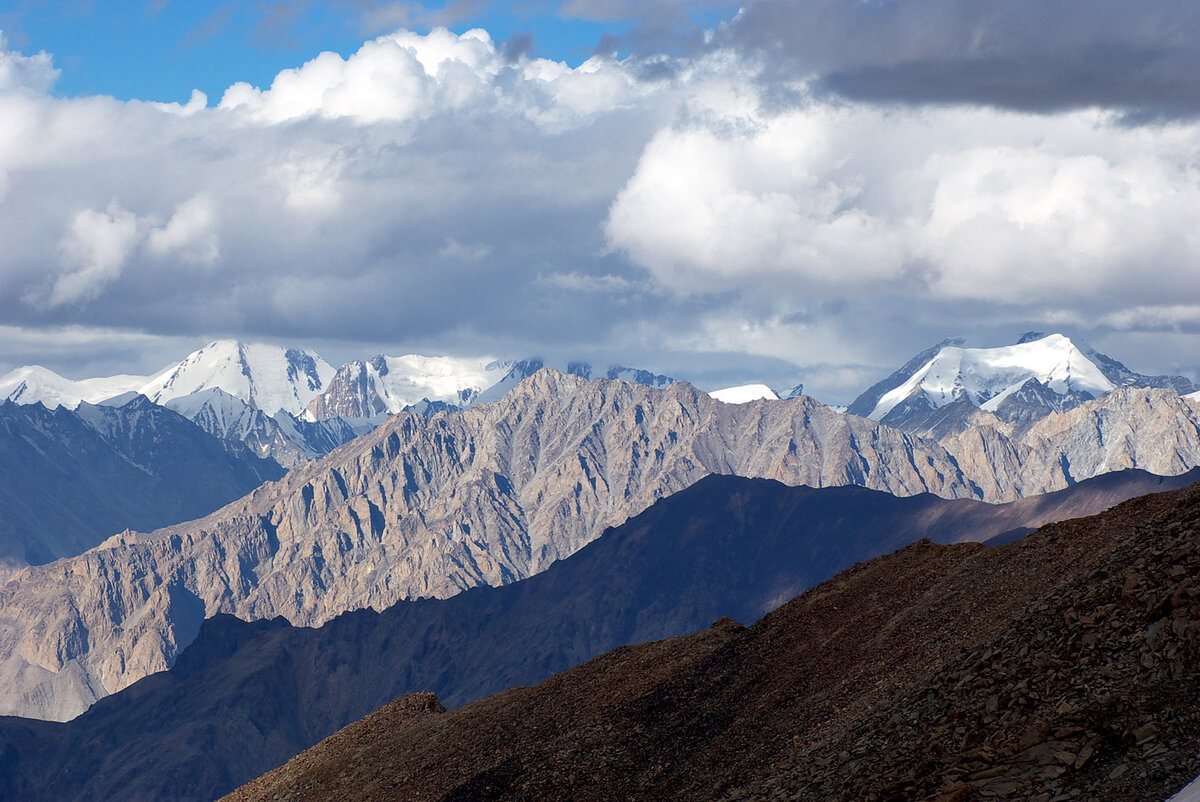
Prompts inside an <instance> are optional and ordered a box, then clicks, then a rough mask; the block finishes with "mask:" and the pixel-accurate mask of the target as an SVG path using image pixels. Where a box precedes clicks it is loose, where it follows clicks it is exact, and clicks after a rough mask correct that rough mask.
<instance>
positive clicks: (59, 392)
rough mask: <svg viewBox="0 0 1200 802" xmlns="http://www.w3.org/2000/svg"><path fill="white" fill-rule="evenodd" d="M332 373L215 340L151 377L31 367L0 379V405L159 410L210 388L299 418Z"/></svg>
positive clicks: (271, 351) (283, 353)
mask: <svg viewBox="0 0 1200 802" xmlns="http://www.w3.org/2000/svg"><path fill="white" fill-rule="evenodd" d="M334 372H335V371H334V369H333V367H332V366H331V365H330V364H329V363H328V362H326V361H325V360H324V359H321V357H319V356H317V355H316V354H314V353H312V352H311V351H304V350H300V349H296V348H280V347H279V346H276V345H264V344H258V343H241V342H238V341H236V340H218V341H216V342H211V343H209V344H208V345H206V346H204V347H203V348H201V349H200V350H198V351H194V352H192V353H191V354H188V356H187V357H185V358H184V359H183V361H181V362H179V363H177V364H175V365H170V366H168V367H166V368H163V369H162V370H160V371H158V372H157V373H155V374H153V375H151V376H125V375H122V376H107V377H102V378H95V379H79V380H75V379H67V378H64V377H62V376H59V375H58V374H57V373H55V372H54V371H52V370H47V369H46V368H43V367H38V366H36V365H34V366H29V367H20V368H17V369H16V370H13V371H10V372H9V373H7V374H5V375H4V376H3V377H0V400H8V401H14V402H16V403H18V404H36V403H38V402H41V403H42V404H44V405H45V406H47V407H49V408H51V409H53V408H54V407H58V406H65V407H69V408H72V409H74V408H75V407H77V406H79V404H80V403H81V402H87V403H89V404H96V403H99V402H101V401H105V400H107V399H110V398H113V397H115V396H119V395H122V394H125V393H130V392H134V393H141V394H142V395H144V396H146V397H147V398H149V399H150V400H151V401H153V402H155V403H156V404H164V403H166V402H167V401H170V400H172V399H175V398H181V397H183V396H186V395H191V394H192V393H196V392H200V391H202V390H208V389H210V388H214V387H215V388H219V389H221V390H224V391H225V392H226V393H229V394H230V395H232V396H235V397H237V398H240V399H242V400H243V401H246V402H247V403H249V404H250V405H251V406H252V407H254V408H255V409H261V410H262V411H264V412H266V413H267V414H271V413H274V412H275V411H277V410H280V409H286V410H287V411H288V412H290V413H292V414H293V415H299V414H300V413H301V412H303V411H304V407H305V406H307V405H308V403H309V401H311V400H312V399H313V398H314V397H316V396H317V395H318V394H319V393H320V392H321V391H322V390H323V389H324V388H325V385H326V384H328V382H329V380H330V379H332V378H333V375H334Z"/></svg>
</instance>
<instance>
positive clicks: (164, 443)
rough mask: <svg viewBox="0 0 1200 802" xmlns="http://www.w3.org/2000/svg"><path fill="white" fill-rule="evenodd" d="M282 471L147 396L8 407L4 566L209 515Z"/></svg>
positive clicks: (1, 534)
mask: <svg viewBox="0 0 1200 802" xmlns="http://www.w3.org/2000/svg"><path fill="white" fill-rule="evenodd" d="M283 473H284V472H283V469H282V468H280V467H279V465H277V464H276V463H275V462H273V461H271V460H262V459H258V458H257V457H254V456H252V455H250V454H243V455H242V456H240V457H238V456H234V455H231V454H230V453H229V452H227V451H226V450H225V448H223V447H222V446H221V444H220V442H219V441H217V440H216V439H215V438H214V437H212V436H210V435H209V434H207V433H206V432H204V431H203V430H201V429H200V428H199V427H197V426H196V425H194V424H193V423H192V422H191V421H188V420H187V419H186V418H184V417H183V416H181V415H178V414H176V413H174V412H172V411H170V410H168V409H164V408H162V407H160V406H157V405H155V404H153V403H151V402H150V401H149V400H148V399H146V398H145V397H144V396H138V397H137V398H135V399H134V400H132V401H130V402H128V403H127V404H125V405H123V406H117V407H108V406H98V405H92V404H82V405H80V407H79V409H77V410H69V409H65V408H62V407H60V408H58V409H53V410H50V409H46V408H45V407H43V406H42V405H41V404H32V405H28V406H19V405H17V404H14V403H12V402H4V403H3V404H0V512H2V514H0V561H5V560H8V561H10V563H12V564H18V565H19V564H26V563H30V564H40V563H46V562H50V561H51V560H56V559H59V558H60V557H70V556H74V555H76V554H79V553H81V552H84V551H86V550H87V549H90V548H92V547H93V546H95V545H97V544H98V543H100V542H101V541H102V540H104V539H105V538H107V537H108V536H110V535H114V534H116V533H118V532H121V531H122V530H125V529H141V530H146V529H156V528H159V527H162V526H167V525H169V524H174V523H179V522H181V521H188V520H192V519H193V518H198V517H200V516H202V515H207V514H208V513H210V512H212V511H213V510H215V509H217V508H219V507H222V506H224V505H225V504H228V503H229V502H231V501H233V500H235V499H238V498H241V497H242V496H244V495H246V494H247V493H249V492H250V491H251V490H253V489H254V488H256V487H258V486H259V485H260V484H262V483H263V482H265V481H268V480H272V479H278V478H280V477H281V476H282V475H283Z"/></svg>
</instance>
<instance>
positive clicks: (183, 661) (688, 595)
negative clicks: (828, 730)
mask: <svg viewBox="0 0 1200 802" xmlns="http://www.w3.org/2000/svg"><path fill="white" fill-rule="evenodd" d="M1190 478H1192V479H1197V478H1200V472H1197V475H1194V476H1192V477H1190ZM1183 481H1187V480H1186V479H1183V478H1175V479H1163V478H1162V477H1152V476H1150V475H1148V474H1142V473H1139V472H1127V473H1124V474H1118V475H1112V476H1109V477H1104V478H1102V479H1094V480H1091V481H1089V482H1086V483H1083V484H1080V485H1077V486H1076V487H1074V488H1071V489H1070V490H1067V491H1062V492H1060V493H1055V494H1052V495H1050V496H1043V497H1037V498H1034V499H1025V500H1022V501H1019V502H1015V503H1013V504H1008V505H1002V506H993V505H987V504H983V503H980V502H974V501H967V500H957V501H947V500H944V499H940V498H936V497H933V496H928V495H924V496H913V497H908V498H896V497H894V496H889V495H886V494H883V493H879V492H876V491H872V490H867V489H864V488H857V487H840V488H824V489H820V490H816V489H812V488H807V487H796V488H790V487H785V486H783V485H780V484H778V483H776V482H772V481H769V480H763V479H742V478H739V477H730V476H709V477H707V478H705V479H702V480H700V481H699V482H697V483H696V484H695V485H693V486H692V487H690V488H687V489H686V490H682V491H680V492H679V493H676V494H675V495H672V496H670V497H668V498H665V499H662V500H660V501H659V502H657V503H656V504H655V505H654V506H652V507H651V508H650V509H648V510H646V511H645V512H643V513H642V514H641V515H639V516H637V517H636V518H634V519H632V520H630V521H629V522H627V523H625V524H623V525H622V526H620V527H617V528H615V529H611V530H609V531H607V532H605V534H604V535H603V536H602V537H600V538H599V539H597V540H596V541H595V542H593V543H591V544H590V545H588V546H586V547H584V548H583V549H580V550H579V551H578V552H576V553H575V554H574V555H572V556H570V557H568V558H566V559H564V560H562V561H560V562H558V563H555V564H554V565H552V566H550V567H549V568H548V569H547V570H546V571H544V572H542V573H540V574H538V575H536V576H533V577H530V578H529V579H527V580H524V581H522V582H518V583H515V584H512V585H507V586H505V587H502V588H479V589H475V590H472V591H468V592H466V593H461V594H459V595H457V596H453V597H451V598H449V599H445V600H421V601H417V602H400V603H398V604H397V605H395V606H393V607H391V608H389V609H388V610H386V611H384V612H382V613H379V614H376V613H373V612H366V611H362V612H356V613H347V614H344V615H342V616H339V617H337V618H335V619H333V620H332V621H330V622H329V623H327V624H326V625H325V626H323V627H321V628H320V629H317V630H312V629H293V628H291V627H288V626H284V625H283V622H282V621H279V620H276V621H273V622H257V623H246V622H242V621H239V620H237V619H234V618H232V617H228V616H220V617H218V618H215V619H211V620H209V621H207V622H205V623H204V625H203V626H202V628H201V631H200V634H199V636H198V637H197V639H196V641H195V642H194V643H192V644H191V645H190V646H189V647H188V648H187V649H186V650H185V651H184V652H183V653H182V654H181V655H180V658H179V661H178V662H177V663H176V665H175V666H174V668H172V669H171V670H170V671H168V672H165V673H162V674H158V675H155V676H152V677H147V678H146V679H144V680H142V681H140V682H138V683H135V684H134V685H133V686H131V687H129V688H127V689H125V690H124V691H122V692H120V693H118V694H115V695H113V696H112V697H109V698H108V699H105V700H102V701H100V702H98V703H97V704H96V705H95V706H94V707H93V708H92V709H91V710H89V711H88V712H87V713H85V714H83V715H82V716H80V717H79V718H77V719H75V720H74V721H71V722H69V723H67V724H64V725H54V726H45V725H37V724H34V723H31V722H25V721H20V720H12V719H9V720H3V719H0V753H4V754H7V755H8V756H9V757H8V762H7V763H6V764H5V766H4V768H5V771H4V774H5V776H7V777H8V778H9V782H10V783H13V784H14V785H10V786H8V787H7V788H5V787H4V786H3V785H0V796H7V795H16V793H17V790H18V789H17V787H15V784H19V783H22V782H24V783H26V786H25V787H24V788H23V789H22V793H23V795H24V796H25V797H26V798H34V797H42V798H59V799H66V798H95V799H106V798H113V797H116V796H120V797H122V798H124V799H137V798H165V797H170V798H173V799H211V798H212V797H213V796H215V795H218V794H220V793H224V792H226V791H228V790H230V789H232V788H233V787H234V786H236V785H237V784H239V783H241V782H244V781H247V780H249V779H251V778H252V777H255V776H257V775H258V774H261V773H263V772H265V771H268V770H270V769H272V768H274V767H276V766H278V765H281V764H282V763H283V762H284V761H285V760H287V759H288V758H290V757H292V756H293V755H295V754H296V753H298V752H299V751H301V750H302V749H304V748H307V747H309V746H311V745H312V744H314V743H315V742H316V741H317V740H319V739H320V738H321V737H324V736H326V735H328V734H330V733H332V732H333V731H334V730H336V729H338V728H340V727H342V726H345V725H346V724H349V723H350V722H352V721H354V720H356V719H358V718H360V717H361V716H363V715H365V714H367V713H368V712H369V711H371V710H373V709H374V708H376V707H378V706H379V705H382V704H385V703H387V702H389V701H391V700H392V699H393V698H395V697H396V696H398V695H401V694H407V693H412V692H415V691H420V690H429V691H435V692H436V693H437V695H438V697H439V698H440V699H441V700H442V701H443V702H445V703H446V704H448V705H450V706H457V705H460V704H463V703H465V702H469V701H472V700H474V699H478V698H481V697H483V696H485V695H487V694H489V693H495V692H497V691H500V690H503V689H504V688H506V687H511V686H515V685H525V684H532V683H535V682H539V681H541V680H543V679H545V678H546V677H548V676H550V675H551V674H553V673H555V672H556V671H561V670H564V669H567V668H569V667H571V666H573V665H576V664H578V663H581V662H583V661H584V660H587V659H589V658H591V657H594V656H596V655H597V654H600V653H602V652H604V651H607V650H609V649H612V648H615V647H617V646H621V645H624V644H628V643H639V642H643V641H647V640H652V639H658V638H663V637H668V636H673V635H682V634H685V633H689V632H695V631H697V630H700V629H702V628H703V627H705V626H707V625H708V624H710V623H711V622H712V621H713V620H715V619H716V618H718V617H719V616H720V615H722V614H726V613H727V614H731V615H733V616H735V617H737V618H740V619H741V620H746V621H753V620H755V619H757V618H759V617H760V616H761V615H762V614H763V613H764V612H766V611H768V610H770V609H772V608H774V607H775V606H777V605H778V604H779V603H780V602H781V601H783V600H785V599H788V598H791V597H792V596H793V595H795V594H796V593H798V592H800V591H802V590H804V589H807V588H808V587H810V586H812V585H814V584H815V583H817V582H818V581H821V580H823V579H825V578H827V577H829V576H831V575H832V574H834V573H835V572H836V571H838V570H841V569H843V568H846V567H849V566H850V565H851V564H853V563H854V562H856V561H858V560H862V559H866V558H868V557H872V556H876V555H878V554H880V553H883V552H886V551H890V550H891V549H893V548H895V547H897V546H899V545H902V544H904V543H907V542H910V541H912V540H914V539H917V538H919V537H921V536H926V535H928V536H932V537H934V538H935V539H937V540H940V541H943V542H955V541H959V540H962V539H964V538H970V539H982V538H986V537H990V536H992V535H995V534H1000V533H1004V532H1006V531H1009V530H1011V529H1013V528H1021V529H1025V528H1029V527H1033V526H1037V525H1038V524H1040V523H1043V522H1044V521H1046V520H1048V518H1049V517H1053V516H1055V515H1060V516H1061V515H1066V514H1069V513H1070V512H1072V511H1087V512H1093V511H1096V510H1098V509H1101V508H1102V507H1103V506H1106V505H1107V503H1108V501H1110V500H1112V499H1123V498H1124V497H1126V496H1127V495H1128V494H1132V493H1136V492H1139V491H1143V490H1147V489H1159V490H1161V489H1165V488H1170V487H1175V486H1181V485H1180V484H1179V483H1180V482H1183ZM20 778H26V779H24V780H22V779H20ZM34 789H36V793H35V791H34Z"/></svg>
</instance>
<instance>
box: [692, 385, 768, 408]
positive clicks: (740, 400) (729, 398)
mask: <svg viewBox="0 0 1200 802" xmlns="http://www.w3.org/2000/svg"><path fill="white" fill-rule="evenodd" d="M709 395H710V396H712V397H713V398H715V399H717V400H718V401H720V402H722V403H725V404H748V403H750V402H751V401H759V400H764V399H765V400H767V401H778V400H779V395H778V394H777V393H776V392H775V391H774V390H772V389H771V388H770V387H768V386H767V385H765V384H742V385H739V386H737V387H725V388H723V389H721V390H713V391H712V392H711V393H709Z"/></svg>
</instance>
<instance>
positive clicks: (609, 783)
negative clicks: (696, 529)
mask: <svg viewBox="0 0 1200 802" xmlns="http://www.w3.org/2000/svg"><path fill="white" fill-rule="evenodd" d="M1198 528H1200V488H1196V487H1192V488H1189V489H1186V490H1181V491H1176V492H1175V493H1168V494H1159V495H1152V496H1146V497H1143V498H1139V499H1136V500H1133V501H1130V502H1126V503H1125V504H1123V505H1121V506H1119V507H1117V508H1115V509H1113V510H1110V511H1109V512H1107V513H1105V514H1103V515H1101V516H1097V517H1095V518H1087V519H1077V520H1072V521H1068V522H1064V523H1062V524H1057V525H1051V526H1048V527H1046V528H1044V529H1042V530H1040V531H1038V532H1037V533H1035V534H1032V535H1030V536H1028V537H1026V538H1025V539H1024V540H1022V541H1020V542H1018V543H1013V544H1009V545H1007V546H1001V547H997V548H988V547H984V546H979V545H975V544H959V545H955V546H938V545H935V544H933V543H931V542H929V541H928V540H921V541H918V542H917V543H914V544H912V545H910V546H907V547H905V548H904V549H902V550H900V551H898V552H896V553H894V554H891V555H889V556H886V557H881V558H878V559H875V560H872V561H870V562H866V563H862V564H859V565H857V566H855V567H854V568H852V569H850V570H848V571H845V572H843V573H841V574H839V575H838V576H837V577H835V578H834V579H832V580H830V581H829V582H826V583H824V584H822V585H820V586H818V587H816V588H814V589H812V590H810V591H808V592H806V593H804V594H802V595H800V596H799V597H798V598H796V599H794V600H792V601H791V602H789V603H788V604H785V605H784V606H783V607H781V608H780V609H778V610H776V611H774V612H773V613H770V614H768V615H767V616H765V617H764V618H762V619H761V620H760V621H758V622H757V623H754V624H753V625H752V626H748V627H746V626H742V625H741V624H739V623H737V622H735V621H733V620H731V619H730V618H722V619H720V620H718V621H716V622H715V623H714V624H713V625H712V626H711V627H710V628H709V629H707V630H704V631H702V632H699V633H696V634H693V635H689V636H685V637H680V638H673V639H668V640H663V641H657V642H653V643H648V644H643V645H637V646H627V647H623V648H620V649H616V650H614V651H612V652H609V653H608V654H605V655H604V656H602V657H599V658H597V659H595V660H592V661H590V662H588V663H585V664H584V665H581V666H579V667H577V668H574V669H571V670H570V671H567V672H564V673H562V674H558V675H556V676H554V677H552V678H550V679H548V680H546V681H545V682H543V683H541V684H539V685H537V686H534V687H520V688H512V689H510V690H507V691H505V692H503V693H499V694H496V695H494V696H491V697H488V698H486V699H483V700H480V701H478V702H475V703H473V704H469V705H466V706H463V707H460V708H458V709H455V710H450V711H446V710H445V708H444V707H443V706H442V705H441V704H440V703H439V701H438V699H437V697H435V696H434V695H433V694H429V693H425V694H418V695H413V696H406V697H403V698H401V699H398V700H397V701H395V702H394V703H392V704H389V705H387V706H385V707H383V708H381V709H379V710H378V711H376V712H375V713H372V714H371V715H370V716H367V717H366V718H364V719H363V720H362V721H360V722H358V723H356V724H353V725H351V726H349V727H347V728H346V729H344V730H342V731H340V732H338V733H337V734H335V735H333V736H332V737H330V738H328V739H327V740H325V741H324V742H322V743H321V744H319V745H318V746H317V747H314V748H313V749H311V750H309V751H307V752H305V753H303V754H301V755H299V756H297V757H296V758H294V759H293V760H291V761H290V762H289V763H288V764H286V765H285V766H283V767H281V768H279V769H277V770H275V771H273V772H270V773H269V774H267V775H265V776H264V777H261V778H259V779H258V780H256V781H254V782H252V783H250V784H248V785H247V786H245V787H243V788H241V789H239V790H238V791H236V792H235V793H233V794H231V795H229V796H228V797H226V799H228V800H230V802H252V801H253V802H257V800H272V799H293V800H310V799H312V800H315V799H332V798H336V799H384V798H392V797H394V796H395V795H397V794H402V795H403V797H404V798H405V799H411V800H467V799H488V800H518V799H575V800H607V799H656V800H709V799H712V800H717V799H822V800H825V799H828V800H865V799H875V800H885V799H886V800H907V799H914V800H915V799H923V800H934V799H936V800H972V799H992V798H1003V799H1024V800H1051V799H1089V800H1132V799H1138V800H1163V799H1166V798H1167V797H1168V796H1170V795H1171V794H1173V793H1174V792H1175V791H1177V790H1178V789H1180V788H1181V787H1182V786H1184V785H1185V784H1187V783H1188V782H1189V781H1190V780H1191V779H1192V778H1193V777H1195V776H1196V774H1197V773H1198V772H1200V758H1198V757H1197V755H1198V754H1200V727H1198V726H1197V716H1196V713H1195V711H1194V704H1193V701H1194V699H1195V698H1196V694H1197V693H1198V692H1200V672H1197V671H1196V668H1195V666H1196V661H1197V659H1198V657H1200V606H1198V605H1196V604H1195V603H1194V597H1195V579H1194V577H1195V575H1196V572H1197V570H1198V569H1200V548H1198V544H1200V538H1198V537H1197V535H1200V529H1198Z"/></svg>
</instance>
